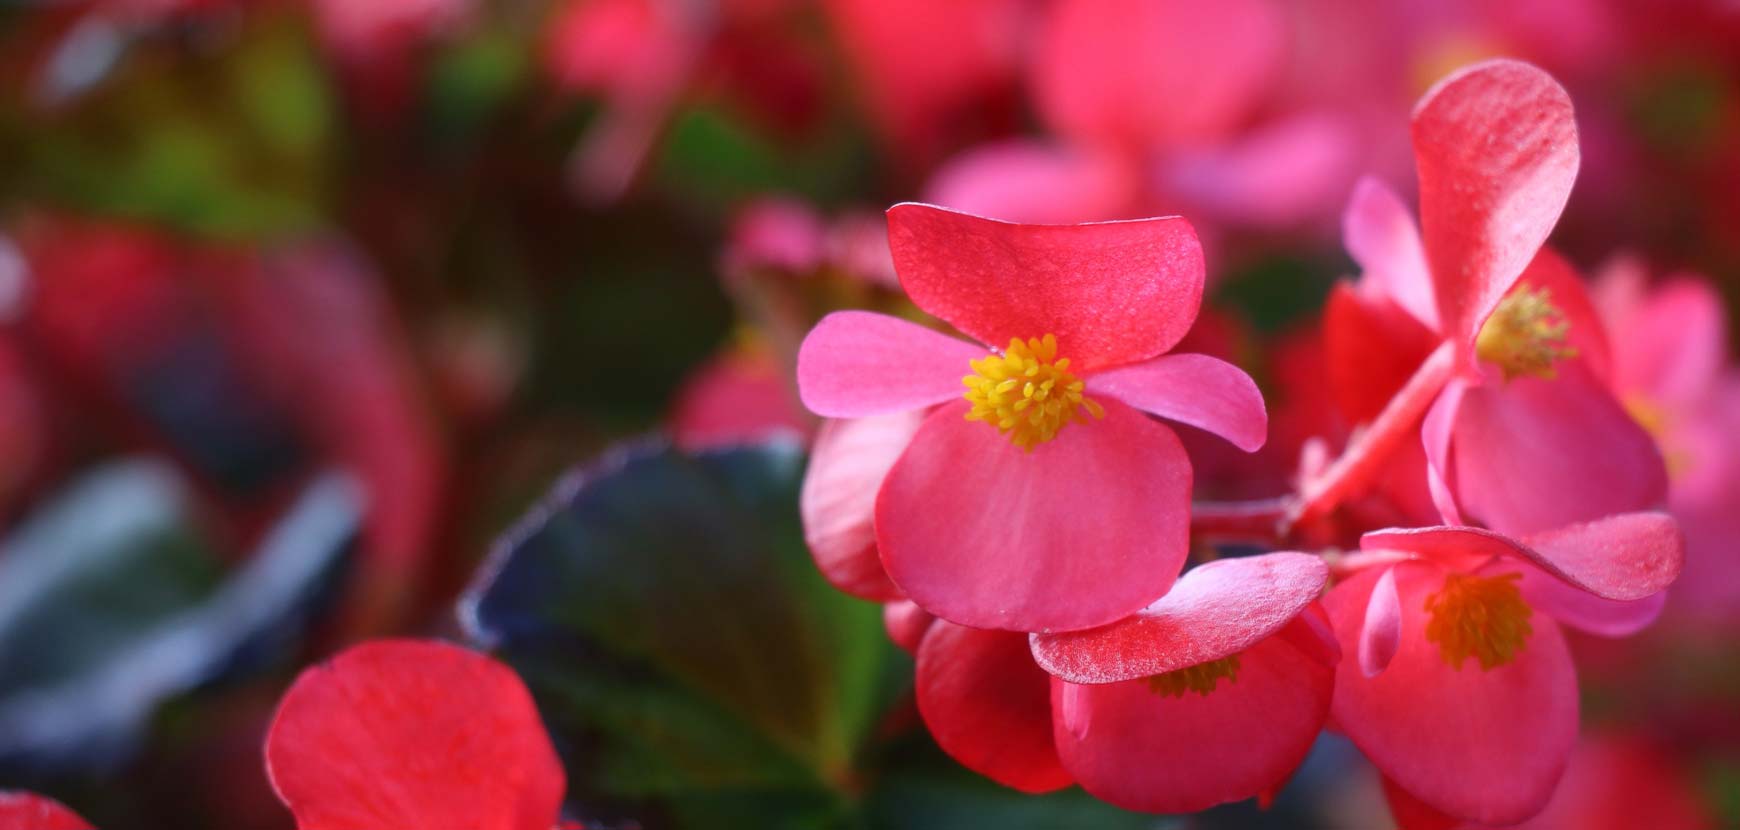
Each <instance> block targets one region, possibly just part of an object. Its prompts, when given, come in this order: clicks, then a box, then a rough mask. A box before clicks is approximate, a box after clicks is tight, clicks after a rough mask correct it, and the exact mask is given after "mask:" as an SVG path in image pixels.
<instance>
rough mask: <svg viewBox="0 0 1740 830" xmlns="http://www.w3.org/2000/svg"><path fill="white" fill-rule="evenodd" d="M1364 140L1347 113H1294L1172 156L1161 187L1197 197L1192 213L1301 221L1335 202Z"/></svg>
mask: <svg viewBox="0 0 1740 830" xmlns="http://www.w3.org/2000/svg"><path fill="white" fill-rule="evenodd" d="M1359 140H1360V136H1359V135H1358V134H1357V131H1356V130H1355V128H1354V125H1353V124H1352V123H1350V119H1348V118H1345V117H1343V116H1342V115H1340V114H1339V113H1331V112H1327V111H1322V112H1307V113H1301V114H1296V115H1290V116H1286V117H1283V118H1279V119H1276V120H1274V121H1271V122H1269V123H1266V124H1263V125H1261V126H1259V127H1255V128H1252V129H1250V130H1248V131H1246V132H1245V133H1244V134H1243V135H1241V136H1239V137H1238V138H1236V139H1234V140H1232V141H1228V142H1224V143H1221V144H1217V145H1215V146H1212V147H1208V148H1204V149H1202V150H1197V151H1187V152H1180V153H1176V154H1173V155H1171V156H1170V157H1168V158H1166V159H1165V160H1164V162H1163V164H1162V169H1161V171H1160V174H1159V177H1160V184H1159V188H1160V191H1161V192H1163V193H1167V194H1172V195H1175V196H1177V197H1178V198H1180V199H1182V200H1184V201H1185V202H1187V203H1189V204H1190V205H1191V206H1192V208H1193V209H1194V210H1193V212H1192V215H1198V214H1199V213H1206V214H1209V215H1212V216H1214V217H1215V218H1217V219H1220V220H1222V221H1225V222H1229V223H1233V224H1237V225H1242V226H1248V227H1256V228H1275V229H1278V228H1286V227H1288V226H1293V225H1299V224H1302V223H1305V222H1308V221H1311V220H1315V219H1318V218H1320V217H1323V216H1326V215H1328V214H1330V213H1331V212H1332V211H1333V210H1334V209H1335V203H1336V202H1337V200H1339V199H1341V197H1342V194H1343V193H1345V192H1346V191H1347V182H1348V180H1349V179H1351V178H1352V177H1353V173H1354V172H1355V165H1356V164H1359V163H1360V162H1361V160H1360V159H1359V158H1358V152H1359V150H1358V146H1357V144H1358V142H1359ZM1428 290H1430V288H1428Z"/></svg>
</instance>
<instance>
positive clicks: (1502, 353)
mask: <svg viewBox="0 0 1740 830" xmlns="http://www.w3.org/2000/svg"><path fill="white" fill-rule="evenodd" d="M1570 330H1571V323H1570V321H1568V320H1566V319H1565V315H1564V312H1561V311H1560V310H1559V307H1558V306H1556V305H1553V292H1552V290H1551V289H1548V288H1533V287H1531V286H1529V284H1528V283H1522V284H1521V285H1518V286H1517V288H1516V290H1515V291H1512V292H1511V293H1510V294H1509V296H1506V297H1505V298H1504V299H1503V300H1502V301H1500V302H1499V304H1498V308H1496V309H1494V310H1493V312H1492V316H1491V317H1488V318H1486V324H1485V325H1483V326H1481V327H1480V335H1479V336H1478V337H1477V338H1476V339H1475V341H1474V349H1475V352H1476V353H1477V354H1479V355H1480V359H1481V360H1485V361H1487V362H1489V363H1495V364H1497V365H1498V367H1499V368H1500V369H1503V370H1504V379H1505V380H1511V379H1513V378H1516V377H1519V376H1522V375H1532V376H1534V377H1538V378H1551V377H1554V376H1555V375H1556V374H1557V370H1555V369H1554V368H1553V364H1554V363H1556V362H1558V361H1560V360H1563V359H1565V358H1570V357H1576V356H1577V350H1576V349H1573V348H1571V347H1569V346H1566V345H1565V336H1566V335H1567V334H1568V333H1570Z"/></svg>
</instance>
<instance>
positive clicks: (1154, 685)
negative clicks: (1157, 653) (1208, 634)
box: [1148, 654, 1239, 697]
mask: <svg viewBox="0 0 1740 830" xmlns="http://www.w3.org/2000/svg"><path fill="white" fill-rule="evenodd" d="M1223 677H1224V678H1226V682H1227V684H1228V685H1231V684H1233V683H1237V682H1239V656H1238V655H1237V654H1233V655H1229V656H1226V657H1222V658H1220V659H1219V660H1210V661H1208V662H1207V663H1198V664H1196V665H1194V666H1185V667H1184V668H1182V669H1176V670H1173V671H1169V672H1167V673H1165V674H1156V675H1154V676H1153V677H1150V678H1148V690H1149V691H1151V692H1153V693H1154V694H1157V695H1160V696H1162V697H1184V693H1185V692H1195V693H1197V694H1199V695H1202V696H1203V697H1208V693H1209V692H1212V691H1214V687H1215V686H1216V685H1218V684H1219V683H1220V679H1221V678H1223Z"/></svg>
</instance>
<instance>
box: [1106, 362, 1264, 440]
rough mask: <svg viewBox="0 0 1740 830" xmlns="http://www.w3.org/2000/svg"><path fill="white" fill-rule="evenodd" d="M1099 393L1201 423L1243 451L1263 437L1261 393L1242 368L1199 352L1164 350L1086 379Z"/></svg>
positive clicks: (1175, 418) (1181, 420)
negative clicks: (1184, 352)
mask: <svg viewBox="0 0 1740 830" xmlns="http://www.w3.org/2000/svg"><path fill="white" fill-rule="evenodd" d="M1087 388H1088V391H1089V392H1101V393H1104V394H1107V395H1110V396H1112V397H1114V398H1117V399H1119V400H1121V401H1123V402H1124V403H1127V404H1129V405H1131V406H1133V407H1136V408H1137V409H1140V410H1143V411H1144V412H1151V413H1153V414H1155V415H1159V416H1160V417H1162V418H1170V419H1172V420H1174V421H1179V422H1182V423H1186V424H1189V425H1191V426H1193V427H1201V428H1202V429H1206V430H1208V431H1209V432H1212V433H1214V434H1216V435H1219V436H1220V437H1222V438H1225V439H1226V440H1228V441H1231V442H1232V443H1233V446H1236V447H1238V448H1239V449H1241V450H1244V451H1245V452H1256V451H1257V450H1259V449H1262V447H1263V441H1264V439H1266V438H1267V437H1268V432H1269V413H1268V411H1267V410H1266V409H1265V408H1264V407H1263V393H1262V392H1261V391H1259V390H1258V389H1257V384H1256V381H1253V380H1251V376H1250V375H1247V374H1245V373H1244V370H1243V369H1240V368H1239V367H1237V366H1234V365H1232V364H1231V363H1228V362H1226V361H1224V360H1220V359H1218V358H1213V357H1209V356H1208V355H1205V354H1168V355H1161V356H1160V357H1156V358H1154V359H1153V360H1148V361H1143V362H1141V363H1136V364H1133V365H1130V366H1120V367H1118V368H1116V369H1112V370H1109V371H1105V372H1101V373H1099V374H1097V375H1093V376H1092V377H1089V378H1088V379H1087Z"/></svg>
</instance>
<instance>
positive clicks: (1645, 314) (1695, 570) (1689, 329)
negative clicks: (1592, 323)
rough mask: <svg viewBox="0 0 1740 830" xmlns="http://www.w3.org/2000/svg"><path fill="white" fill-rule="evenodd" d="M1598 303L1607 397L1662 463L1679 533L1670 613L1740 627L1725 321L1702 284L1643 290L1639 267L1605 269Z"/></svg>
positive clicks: (1738, 446) (1738, 382)
mask: <svg viewBox="0 0 1740 830" xmlns="http://www.w3.org/2000/svg"><path fill="white" fill-rule="evenodd" d="M1595 300H1596V305H1597V307H1598V308H1599V309H1600V311H1601V315H1602V317H1603V318H1604V319H1605V320H1606V321H1607V324H1608V330H1609V332H1610V333H1611V334H1612V342H1613V377H1612V382H1613V391H1614V394H1616V395H1617V396H1618V397H1619V399H1620V400H1621V401H1623V402H1624V403H1625V407H1626V409H1627V410H1628V411H1630V412H1631V414H1632V416H1633V417H1634V418H1636V419H1637V421H1638V422H1639V423H1640V424H1642V425H1643V426H1644V427H1645V428H1646V429H1648V430H1649V432H1650V434H1651V435H1653V436H1654V437H1655V440H1656V443H1657V445H1659V446H1660V448H1661V452H1662V455H1663V457H1664V458H1665V459H1666V461H1667V468H1668V474H1669V485H1668V510H1669V512H1671V513H1673V515H1674V518H1676V519H1678V520H1679V521H1680V526H1681V527H1682V528H1684V530H1685V533H1686V574H1685V578H1684V579H1682V580H1680V584H1679V586H1678V587H1676V588H1675V589H1674V602H1673V603H1672V609H1671V611H1672V612H1684V614H1685V615H1686V616H1687V618H1688V619H1693V620H1699V621H1705V622H1716V623H1722V622H1734V621H1740V572H1737V571H1740V557H1737V556H1736V555H1735V552H1734V545H1733V540H1734V539H1735V538H1736V537H1740V511H1736V510H1735V509H1734V493H1735V492H1736V491H1740V372H1736V371H1735V370H1734V369H1732V368H1730V367H1729V366H1728V365H1726V355H1727V343H1728V325H1727V323H1728V321H1727V316H1726V313H1725V311H1724V309H1723V306H1722V298H1721V297H1720V296H1719V295H1718V294H1717V292H1716V290H1715V288H1714V287H1713V286H1712V285H1710V284H1709V283H1708V282H1707V281H1704V280H1702V279H1698V278H1694V277H1691V276H1678V277H1674V278H1672V279H1670V280H1668V281H1665V282H1663V283H1661V284H1660V285H1658V286H1657V287H1655V288H1653V289H1650V288H1648V287H1647V286H1646V274H1645V272H1644V270H1643V267H1642V265H1641V264H1640V263H1637V262H1634V261H1630V260H1620V261H1617V262H1615V263H1613V264H1612V265H1611V266H1609V267H1608V268H1606V269H1605V271H1604V272H1603V274H1602V275H1601V279H1600V280H1599V282H1598V283H1597V285H1596V290H1595Z"/></svg>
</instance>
